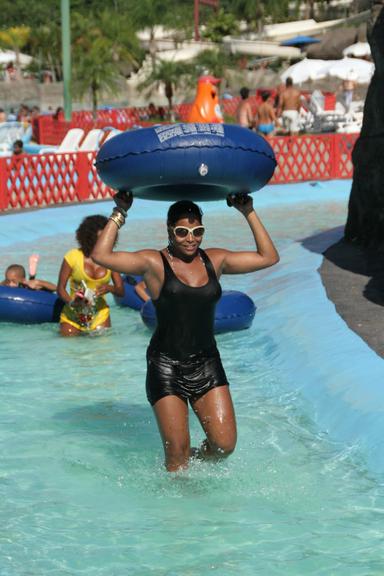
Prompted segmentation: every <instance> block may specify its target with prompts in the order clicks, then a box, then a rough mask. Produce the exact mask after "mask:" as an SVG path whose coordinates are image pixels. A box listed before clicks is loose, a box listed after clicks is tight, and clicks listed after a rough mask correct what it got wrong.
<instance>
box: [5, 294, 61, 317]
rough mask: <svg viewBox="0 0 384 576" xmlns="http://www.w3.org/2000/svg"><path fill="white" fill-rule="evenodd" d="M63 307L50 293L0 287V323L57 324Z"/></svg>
mask: <svg viewBox="0 0 384 576" xmlns="http://www.w3.org/2000/svg"><path fill="white" fill-rule="evenodd" d="M63 306H64V303H63V301H62V300H60V298H58V296H57V294H53V293H52V292H46V291H44V290H28V289H27V288H10V287H9V286H0V322H16V323H19V324H40V323H42V322H58V321H59V318H60V313H61V310H62V308H63Z"/></svg>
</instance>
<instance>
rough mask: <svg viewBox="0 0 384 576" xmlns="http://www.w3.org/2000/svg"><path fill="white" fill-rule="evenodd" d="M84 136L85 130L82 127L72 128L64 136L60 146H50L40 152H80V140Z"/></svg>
mask: <svg viewBox="0 0 384 576" xmlns="http://www.w3.org/2000/svg"><path fill="white" fill-rule="evenodd" d="M83 138H84V130H83V129H82V128H71V129H70V130H68V132H67V133H66V135H65V136H64V138H63V140H62V142H61V144H59V146H48V147H46V148H43V149H42V150H40V154H52V152H54V153H55V154H63V153H65V152H78V150H79V147H80V142H81V141H82V139H83Z"/></svg>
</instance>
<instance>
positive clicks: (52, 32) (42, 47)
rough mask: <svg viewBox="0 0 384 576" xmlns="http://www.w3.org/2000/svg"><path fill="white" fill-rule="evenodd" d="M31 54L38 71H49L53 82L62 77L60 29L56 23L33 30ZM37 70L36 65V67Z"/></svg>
mask: <svg viewBox="0 0 384 576" xmlns="http://www.w3.org/2000/svg"><path fill="white" fill-rule="evenodd" d="M30 44H31V52H32V55H33V56H34V57H35V62H36V63H37V66H38V71H39V72H41V70H42V69H49V70H50V72H51V74H52V78H53V80H56V79H57V78H61V77H62V65H61V57H62V55H61V40H60V29H59V26H58V25H57V24H56V23H49V24H43V25H41V26H38V27H37V28H35V29H34V30H33V34H32V35H31V42H30ZM35 68H36V65H35Z"/></svg>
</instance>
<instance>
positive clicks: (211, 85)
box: [187, 76, 223, 123]
mask: <svg viewBox="0 0 384 576" xmlns="http://www.w3.org/2000/svg"><path fill="white" fill-rule="evenodd" d="M219 83H220V79H219V78H215V77H214V76H200V78H199V79H198V82H197V92H196V97H195V101H194V102H193V105H192V108H191V111H190V113H189V115H188V120H187V121H188V122H212V123H215V122H216V123H218V122H223V115H222V113H221V110H220V104H219V96H218V93H217V87H216V85H217V84H219Z"/></svg>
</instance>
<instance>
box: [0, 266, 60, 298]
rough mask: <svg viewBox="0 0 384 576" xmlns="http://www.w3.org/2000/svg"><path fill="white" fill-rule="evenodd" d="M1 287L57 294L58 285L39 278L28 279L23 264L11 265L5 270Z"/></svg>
mask: <svg viewBox="0 0 384 576" xmlns="http://www.w3.org/2000/svg"><path fill="white" fill-rule="evenodd" d="M0 286H9V287H10V288H29V289H30V290H46V291H48V292H55V291H56V285H55V284H52V282H48V281H47V280H40V279H39V278H33V279H29V280H28V279H27V277H26V272H25V268H24V266H22V265H21V264H11V265H10V266H8V268H7V269H6V270H5V276H4V280H3V281H2V282H0Z"/></svg>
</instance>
